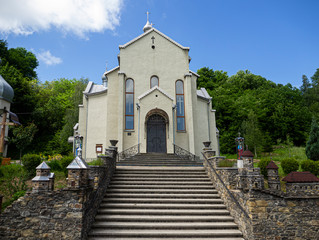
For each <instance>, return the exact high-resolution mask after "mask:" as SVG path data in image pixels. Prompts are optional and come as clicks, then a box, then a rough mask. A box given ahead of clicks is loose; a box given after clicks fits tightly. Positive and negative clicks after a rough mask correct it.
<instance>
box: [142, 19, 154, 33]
mask: <svg viewBox="0 0 319 240" xmlns="http://www.w3.org/2000/svg"><path fill="white" fill-rule="evenodd" d="M150 29H152V24H150V22H149V21H148V20H147V22H146V24H145V26H144V27H143V31H144V32H147V31H148V30H150Z"/></svg>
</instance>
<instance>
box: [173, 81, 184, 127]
mask: <svg viewBox="0 0 319 240" xmlns="http://www.w3.org/2000/svg"><path fill="white" fill-rule="evenodd" d="M175 91H176V122H177V131H185V107H184V83H183V81H182V80H177V81H176V85H175Z"/></svg>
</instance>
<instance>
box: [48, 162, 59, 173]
mask: <svg viewBox="0 0 319 240" xmlns="http://www.w3.org/2000/svg"><path fill="white" fill-rule="evenodd" d="M48 166H49V167H50V168H51V171H52V172H61V171H62V166H61V164H60V161H58V160H52V161H50V162H48Z"/></svg>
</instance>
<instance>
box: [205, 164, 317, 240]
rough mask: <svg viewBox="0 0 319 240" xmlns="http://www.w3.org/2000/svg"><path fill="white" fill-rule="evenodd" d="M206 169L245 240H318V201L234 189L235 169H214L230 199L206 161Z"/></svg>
mask: <svg viewBox="0 0 319 240" xmlns="http://www.w3.org/2000/svg"><path fill="white" fill-rule="evenodd" d="M205 167H206V170H207V172H208V174H209V176H210V178H211V179H212V182H213V183H214V185H215V187H216V189H217V190H218V191H219V193H220V195H221V197H222V199H223V200H224V202H225V204H226V206H227V208H228V209H229V210H230V213H231V215H232V216H233V217H234V218H235V222H236V223H237V224H238V226H239V229H240V230H241V231H242V232H243V234H244V237H245V239H247V240H253V239H254V240H261V239H267V240H268V239H269V240H270V239H276V240H284V239H285V240H286V239H294V240H301V239H319V198H314V197H305V196H299V197H296V196H294V197H291V196H290V197H288V196H287V195H285V194H280V193H277V194H274V193H271V192H270V191H266V190H252V189H251V190H249V191H243V190H240V189H236V188H235V187H234V186H235V184H234V179H236V174H235V170H234V169H223V168H216V172H217V174H218V175H219V176H220V177H221V179H222V180H223V182H224V183H225V185H226V186H227V188H228V189H229V191H230V192H231V193H232V195H233V197H234V198H232V197H231V196H230V195H229V194H228V193H227V190H226V189H225V187H224V186H223V185H222V183H221V182H220V181H219V179H218V177H217V175H216V174H215V172H214V171H213V170H212V169H211V168H210V167H209V165H208V163H207V162H206V161H205ZM236 202H237V203H239V205H240V207H239V206H238V205H237V204H236ZM242 209H243V210H244V211H245V212H246V213H247V215H248V217H246V215H245V213H244V212H243V211H242Z"/></svg>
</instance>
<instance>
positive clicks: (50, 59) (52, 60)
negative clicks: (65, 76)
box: [36, 50, 62, 66]
mask: <svg viewBox="0 0 319 240" xmlns="http://www.w3.org/2000/svg"><path fill="white" fill-rule="evenodd" d="M36 55H37V58H38V59H39V60H40V61H41V62H44V63H45V64H46V65H49V66H50V65H57V64H60V63H62V59H61V58H59V57H55V56H53V55H52V54H51V52H50V51H49V50H48V51H42V52H40V53H37V54H36Z"/></svg>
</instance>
